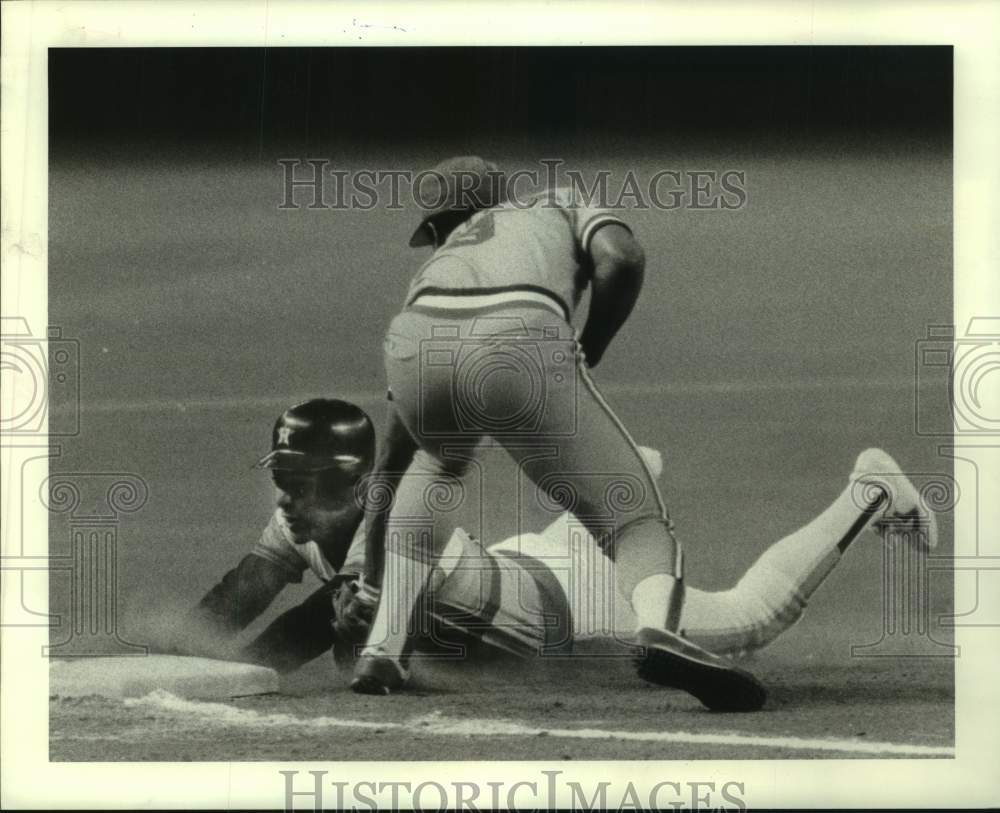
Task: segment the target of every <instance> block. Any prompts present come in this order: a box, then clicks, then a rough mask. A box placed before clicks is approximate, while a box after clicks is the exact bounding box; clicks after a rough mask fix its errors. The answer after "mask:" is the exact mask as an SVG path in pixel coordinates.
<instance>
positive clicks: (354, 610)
mask: <svg viewBox="0 0 1000 813" xmlns="http://www.w3.org/2000/svg"><path fill="white" fill-rule="evenodd" d="M379 593H380V591H379V589H378V588H377V587H372V586H371V585H370V584H367V583H363V584H359V583H358V582H347V583H345V584H343V585H341V587H340V589H339V590H338V591H337V592H336V593H335V594H334V597H333V613H334V621H333V631H334V632H335V633H336V634H337V640H338V642H342V643H363V642H364V641H365V639H367V638H368V631H369V630H370V629H371V624H372V619H374V618H375V610H376V609H377V608H378V599H379Z"/></svg>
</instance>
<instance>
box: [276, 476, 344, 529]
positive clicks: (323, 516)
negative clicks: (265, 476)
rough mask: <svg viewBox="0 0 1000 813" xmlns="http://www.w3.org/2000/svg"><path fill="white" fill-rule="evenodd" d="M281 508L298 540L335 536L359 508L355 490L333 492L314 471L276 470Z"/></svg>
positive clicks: (279, 506) (279, 505)
mask: <svg viewBox="0 0 1000 813" xmlns="http://www.w3.org/2000/svg"><path fill="white" fill-rule="evenodd" d="M273 477H274V484H275V486H277V489H278V508H279V509H281V512H282V513H283V514H284V515H285V520H286V521H287V522H288V527H289V528H290V529H291V531H292V533H293V534H294V535H295V540H296V541H297V542H308V541H309V540H314V541H319V540H322V539H325V538H328V537H331V536H333V535H335V534H336V533H337V532H338V531H339V530H340V528H341V527H342V525H343V523H344V520H345V519H346V518H347V517H349V516H351V515H352V514H353V513H354V512H355V511H356V510H357V508H356V506H355V503H354V499H353V496H354V493H353V489H350V488H345V489H340V490H337V491H335V492H333V493H331V491H330V490H329V485H328V484H327V485H326V487H325V488H324V483H323V478H322V476H321V475H320V474H317V473H314V472H291V471H275V472H273Z"/></svg>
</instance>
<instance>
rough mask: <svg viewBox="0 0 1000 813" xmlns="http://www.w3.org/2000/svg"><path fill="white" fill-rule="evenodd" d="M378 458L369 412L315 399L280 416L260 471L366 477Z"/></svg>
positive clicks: (258, 462)
mask: <svg viewBox="0 0 1000 813" xmlns="http://www.w3.org/2000/svg"><path fill="white" fill-rule="evenodd" d="M374 458H375V429H374V427H373V426H372V422H371V419H370V418H369V417H368V415H367V414H366V413H365V411H364V410H362V409H361V408H360V407H358V406H355V405H354V404H351V403H348V402H347V401H339V400H336V399H332V398H314V399H312V400H309V401H303V402H302V403H301V404H296V405H295V406H293V407H290V408H289V409H286V410H285V411H284V412H282V413H281V415H279V416H278V419H277V420H276V421H275V422H274V428H273V429H272V431H271V451H270V452H268V453H267V454H266V455H264V456H263V457H262V458H261V459H260V460H258V461H257V464H256V468H261V469H278V470H286V471H303V472H310V471H325V470H328V469H340V470H341V471H343V472H345V473H348V474H363V473H365V472H366V471H368V470H369V469H371V467H372V464H373V461H374Z"/></svg>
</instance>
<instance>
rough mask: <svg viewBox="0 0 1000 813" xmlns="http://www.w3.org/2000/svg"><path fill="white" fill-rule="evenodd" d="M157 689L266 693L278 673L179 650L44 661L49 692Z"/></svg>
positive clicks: (138, 693)
mask: <svg viewBox="0 0 1000 813" xmlns="http://www.w3.org/2000/svg"><path fill="white" fill-rule="evenodd" d="M157 689H162V690H164V691H167V692H170V693H171V694H174V695H177V696H178V697H187V698H193V699H201V700H207V699H219V698H227V697H241V696H245V695H252V694H267V693H269V692H276V691H277V690H278V673H277V672H275V671H274V670H273V669H268V668H266V667H263V666H254V665H253V664H248V663H232V662H230V661H217V660H212V659H211V658H190V657H185V656H181V655H146V656H134V657H121V658H74V659H67V660H53V661H52V662H51V664H50V665H49V695H50V696H58V697H85V696H88V695H99V696H101V697H142V696H143V695H147V694H149V693H150V692H153V691H156V690H157Z"/></svg>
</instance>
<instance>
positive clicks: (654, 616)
mask: <svg viewBox="0 0 1000 813" xmlns="http://www.w3.org/2000/svg"><path fill="white" fill-rule="evenodd" d="M682 589H683V588H682V585H681V583H680V582H679V581H678V580H677V579H676V578H675V577H673V576H671V575H670V574H668V573H655V574H653V575H652V576H647V577H646V578H645V579H643V580H642V581H641V582H639V583H638V584H637V585H636V586H635V589H634V590H633V591H632V597H631V598H632V610H633V611H634V612H635V615H636V619H637V626H638V627H653V628H654V629H669V630H670V631H671V632H673V631H676V629H677V625H678V624H679V623H680V605H681V603H682V600H683V596H680V595H678V593H679V591H680V590H682Z"/></svg>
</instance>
